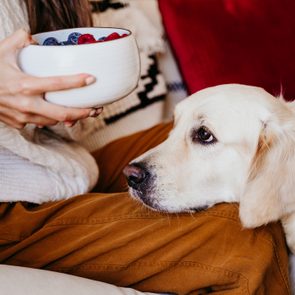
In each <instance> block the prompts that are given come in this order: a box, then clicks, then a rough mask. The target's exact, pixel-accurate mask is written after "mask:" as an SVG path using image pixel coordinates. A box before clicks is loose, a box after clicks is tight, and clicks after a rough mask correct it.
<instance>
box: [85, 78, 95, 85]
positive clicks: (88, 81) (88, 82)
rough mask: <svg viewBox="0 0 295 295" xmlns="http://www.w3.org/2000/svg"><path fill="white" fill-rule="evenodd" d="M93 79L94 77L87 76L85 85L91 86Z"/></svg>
mask: <svg viewBox="0 0 295 295" xmlns="http://www.w3.org/2000/svg"><path fill="white" fill-rule="evenodd" d="M95 80H96V79H95V77H94V76H89V77H87V78H86V79H85V83H86V85H90V84H92V83H93V82H95Z"/></svg>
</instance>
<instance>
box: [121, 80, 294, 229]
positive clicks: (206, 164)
mask: <svg viewBox="0 0 295 295" xmlns="http://www.w3.org/2000/svg"><path fill="white" fill-rule="evenodd" d="M174 117H175V118H174V128H173V129H172V131H171V133H170V135H169V137H168V139H167V140H166V141H164V142H163V143H162V144H160V145H159V146H157V147H155V148H154V149H152V150H150V151H148V152H147V153H145V154H144V155H142V156H140V157H139V158H137V159H135V160H134V161H132V162H131V163H130V165H128V166H127V167H126V168H125V169H124V173H125V175H126V176H127V179H128V183H129V186H130V193H131V195H132V196H133V197H135V198H137V199H139V200H141V201H142V202H143V203H144V204H146V205H147V206H149V207H151V208H153V209H156V210H160V211H166V212H183V211H195V210H198V209H203V208H206V207H210V206H213V205H214V204H216V203H219V202H240V203H241V205H240V206H241V207H240V208H241V209H240V215H241V218H242V221H243V222H244V224H245V225H246V226H257V225H260V224H263V223H266V222H269V221H270V220H275V219H277V218H279V216H278V215H280V214H282V210H284V208H282V203H284V202H280V201H281V199H282V198H286V199H287V198H288V197H290V194H291V193H293V190H292V189H293V187H292V184H293V183H292V182H293V181H294V182H295V175H294V177H293V179H292V180H290V177H292V175H289V173H290V169H291V168H292V169H293V167H292V165H295V161H294V159H293V158H294V149H295V143H294V138H293V137H294V130H293V129H294V128H295V121H294V115H293V111H292V107H291V105H290V104H287V103H285V102H283V101H282V100H280V99H276V98H275V97H273V96H272V95H270V94H269V93H267V92H266V91H264V90H263V89H261V88H258V87H251V86H244V85H237V84H228V85H221V86H216V87H211V88H207V89H205V90H202V91H200V92H197V93H195V94H193V95H192V96H190V97H189V98H187V99H185V100H184V101H182V102H181V103H179V104H178V105H177V107H176V110H175V115H174ZM292 169H291V170H292ZM294 173H295V166H294V172H293V174H294ZM291 174H292V173H291ZM286 184H287V185H286ZM288 184H289V185H288ZM283 186H284V187H283ZM290 190H292V192H291V191H290ZM294 193H295V191H294ZM294 203H295V202H294ZM284 204H285V203H284ZM261 211H262V212H263V213H261ZM273 211H274V212H273ZM249 212H250V213H249ZM255 212H259V214H255ZM270 212H271V213H270ZM249 214H250V215H249ZM251 214H252V215H251ZM270 214H271V216H270ZM254 215H255V216H254ZM256 215H258V217H257V216H256Z"/></svg>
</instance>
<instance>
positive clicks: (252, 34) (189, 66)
mask: <svg viewBox="0 0 295 295" xmlns="http://www.w3.org/2000/svg"><path fill="white" fill-rule="evenodd" d="M158 1H159V7H160V10H161V13H162V17H163V22H164V26H165V28H166V32H167V35H168V38H169V40H170V42H171V45H172V48H173V50H174V53H175V57H176V59H177V60H178V62H179V67H180V70H181V72H182V75H183V78H184V80H185V82H186V84H187V87H188V91H189V92H190V93H193V92H195V91H197V90H200V89H202V88H205V87H208V86H213V85H218V84H223V83H243V84H248V85H256V86H261V87H263V88H265V89H266V90H267V91H269V92H270V93H272V94H274V95H279V94H280V92H281V90H282V92H283V95H284V97H285V98H286V99H287V100H292V98H295V58H294V55H295V17H294V11H295V1H294V0H280V1H278V0H158Z"/></svg>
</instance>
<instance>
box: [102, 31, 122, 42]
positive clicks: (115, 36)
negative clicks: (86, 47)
mask: <svg viewBox="0 0 295 295" xmlns="http://www.w3.org/2000/svg"><path fill="white" fill-rule="evenodd" d="M120 37H121V36H120V35H119V34H118V33H116V32H115V33H112V34H110V35H108V36H107V37H106V38H105V39H104V41H111V40H116V39H119V38H120Z"/></svg>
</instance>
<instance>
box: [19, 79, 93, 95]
mask: <svg viewBox="0 0 295 295" xmlns="http://www.w3.org/2000/svg"><path fill="white" fill-rule="evenodd" d="M94 81H95V77H93V76H91V75H89V74H78V75H69V76H56V77H46V78H37V77H33V76H27V75H24V77H23V78H22V79H20V80H19V81H18V82H17V83H16V85H14V89H15V90H14V91H15V92H17V93H22V94H24V95H34V94H41V93H44V92H50V91H58V90H66V89H71V88H79V87H83V86H86V85H89V84H92V83H93V82H94Z"/></svg>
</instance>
